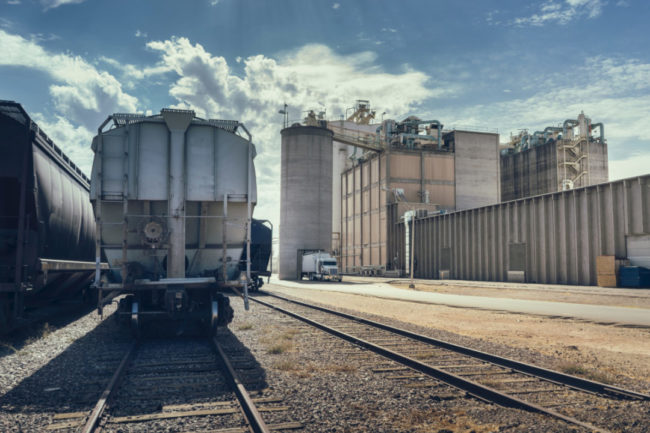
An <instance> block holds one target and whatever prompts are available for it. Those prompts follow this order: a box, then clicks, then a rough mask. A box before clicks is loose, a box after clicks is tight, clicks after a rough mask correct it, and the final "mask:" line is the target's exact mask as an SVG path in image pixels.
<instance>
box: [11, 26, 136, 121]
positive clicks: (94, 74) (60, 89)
mask: <svg viewBox="0 0 650 433" xmlns="http://www.w3.org/2000/svg"><path fill="white" fill-rule="evenodd" d="M0 46H1V47H2V55H0V66H13V67H25V68H30V69H35V70H39V71H42V72H43V73H45V74H47V75H49V77H50V78H51V79H52V81H53V84H52V85H51V86H50V95H51V96H52V99H53V102H54V105H55V107H56V109H57V111H58V112H59V114H61V115H64V116H66V117H67V118H68V119H70V120H71V121H73V122H76V123H80V124H82V125H83V126H85V127H87V128H89V129H91V130H92V129H93V128H94V127H96V125H97V124H98V121H99V120H100V118H102V117H103V116H105V115H106V113H109V112H113V111H135V110H136V106H137V99H136V98H135V97H133V96H131V95H129V94H127V93H125V92H124V91H123V89H122V85H121V84H120V83H119V82H118V80H117V79H116V78H115V77H114V76H112V75H111V74H109V73H108V72H105V71H100V70H98V69H96V68H95V67H94V66H93V65H91V64H89V63H88V62H87V61H85V60H84V59H83V58H81V57H79V56H73V55H70V54H60V53H52V52H49V51H47V50H45V49H44V48H43V47H41V46H40V45H39V44H38V43H37V42H35V41H33V40H27V39H25V38H23V37H22V36H19V35H15V34H10V33H7V32H6V31H4V30H0Z"/></svg>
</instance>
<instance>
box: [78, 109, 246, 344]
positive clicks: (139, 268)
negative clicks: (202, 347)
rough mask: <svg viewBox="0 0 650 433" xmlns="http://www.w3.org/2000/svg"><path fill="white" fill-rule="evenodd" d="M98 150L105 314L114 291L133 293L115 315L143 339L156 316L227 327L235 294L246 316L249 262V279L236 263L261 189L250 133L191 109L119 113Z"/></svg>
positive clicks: (99, 282)
mask: <svg viewBox="0 0 650 433" xmlns="http://www.w3.org/2000/svg"><path fill="white" fill-rule="evenodd" d="M109 124H110V125H111V127H110V128H107V125H109ZM240 133H244V134H245V136H241V135H239V134H240ZM92 149H93V151H94V153H95V156H94V161H93V170H92V176H91V188H90V198H91V201H92V203H93V207H94V210H95V217H96V221H97V245H96V256H97V262H98V263H100V262H102V261H104V260H106V261H108V264H109V268H110V270H109V271H108V273H107V274H105V275H104V276H100V270H99V267H98V268H97V272H96V276H95V285H96V286H97V288H98V289H99V293H100V297H99V299H100V301H99V309H100V311H101V308H102V305H104V302H105V299H108V296H110V295H109V294H110V293H111V292H112V293H113V294H114V293H115V292H119V293H127V294H129V296H127V297H125V298H124V299H123V300H122V301H121V303H120V310H119V311H118V313H119V314H120V315H121V317H125V318H127V320H130V321H131V325H132V327H133V328H134V330H135V331H136V332H138V331H139V329H140V322H141V319H142V318H149V317H158V318H163V319H165V320H177V321H180V322H182V321H186V320H190V319H199V320H201V321H204V322H206V323H207V324H209V326H210V328H211V329H212V330H214V329H216V327H217V326H221V325H227V324H228V323H229V322H230V321H231V320H232V314H233V313H232V308H231V307H230V305H229V298H227V297H225V296H223V294H222V292H223V291H225V290H228V289H229V288H240V289H242V290H243V292H244V301H245V302H246V307H247V308H248V305H247V298H246V296H247V287H248V282H249V280H250V262H248V263H246V266H245V268H246V273H245V274H244V273H242V272H240V263H239V261H240V257H242V252H243V250H244V248H250V230H249V228H250V224H251V218H252V212H253V207H254V205H255V203H256V201H257V192H256V191H257V188H256V179H255V167H254V164H253V159H254V158H255V146H254V145H253V143H252V141H251V136H250V134H249V133H248V131H247V130H246V128H245V127H244V126H243V125H242V124H241V123H239V122H237V121H224V120H205V119H201V118H198V117H196V116H195V114H194V112H193V111H189V110H176V109H163V110H162V111H161V113H160V114H159V115H153V116H144V115H138V114H114V115H112V116H109V117H108V119H106V121H104V123H102V125H101V126H100V127H99V129H98V132H97V136H96V137H95V138H94V139H93V143H92ZM246 257H250V253H249V254H246ZM242 267H243V266H242ZM104 296H106V297H104Z"/></svg>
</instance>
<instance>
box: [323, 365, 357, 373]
mask: <svg viewBox="0 0 650 433" xmlns="http://www.w3.org/2000/svg"><path fill="white" fill-rule="evenodd" d="M323 371H326V372H327V371H329V372H333V373H351V372H353V371H357V368H356V367H354V366H353V365H350V364H334V363H330V364H327V365H325V366H324V367H323Z"/></svg>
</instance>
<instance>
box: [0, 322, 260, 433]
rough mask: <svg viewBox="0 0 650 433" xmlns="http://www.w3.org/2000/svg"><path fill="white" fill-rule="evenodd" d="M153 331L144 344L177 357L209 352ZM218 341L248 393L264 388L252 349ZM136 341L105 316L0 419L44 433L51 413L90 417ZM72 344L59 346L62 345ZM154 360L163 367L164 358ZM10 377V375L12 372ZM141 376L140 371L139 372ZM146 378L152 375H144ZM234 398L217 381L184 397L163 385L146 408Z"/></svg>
mask: <svg viewBox="0 0 650 433" xmlns="http://www.w3.org/2000/svg"><path fill="white" fill-rule="evenodd" d="M152 329H155V331H153V332H151V330H150V331H147V330H146V329H145V332H144V333H143V339H142V341H143V342H146V341H147V339H148V341H155V342H156V343H155V344H157V345H163V346H164V345H166V344H169V345H170V346H173V347H175V349H174V350H175V352H173V353H174V356H177V355H178V356H179V357H182V356H183V353H182V350H183V349H182V348H183V347H184V346H183V344H184V343H183V341H185V340H186V341H187V342H188V344H189V346H188V347H190V346H191V344H195V345H196V342H197V341H202V343H201V344H203V345H204V346H205V347H207V345H208V343H207V341H208V340H207V338H206V337H205V336H204V335H202V334H199V335H187V333H186V334H184V335H182V336H173V337H169V336H167V334H166V331H161V329H164V327H159V328H156V327H155V326H154V327H153V328H152ZM217 338H218V340H219V341H220V342H221V344H222V345H223V347H224V350H225V351H226V352H227V354H228V356H229V357H231V358H232V359H231V361H232V363H233V365H234V367H235V368H236V369H237V370H238V373H240V375H241V379H242V382H243V383H244V384H245V385H246V388H247V389H248V390H249V391H251V390H258V389H259V390H261V389H264V388H266V387H267V383H266V373H265V371H264V370H263V369H262V367H261V366H260V364H259V363H258V362H257V360H256V359H255V357H254V356H253V354H252V353H251V352H250V351H249V350H248V348H246V347H245V346H244V345H243V344H242V343H241V341H239V340H238V339H237V337H236V336H235V335H234V334H233V333H232V332H230V331H229V330H228V329H226V328H224V329H221V330H220V331H219V333H218V336H217ZM132 342H133V338H132V337H131V334H130V332H129V330H128V329H127V328H125V327H123V326H120V325H119V324H118V322H117V320H115V318H114V317H113V316H111V317H107V318H106V320H104V321H103V322H101V323H100V324H99V325H98V326H97V327H96V328H95V329H93V330H92V331H91V332H89V333H87V334H86V335H84V336H83V337H82V338H79V339H77V340H76V341H74V342H72V343H71V344H70V345H69V347H67V348H66V350H65V351H64V352H62V353H61V354H60V355H58V356H57V357H56V358H54V359H52V360H51V361H50V362H48V363H47V364H46V365H45V366H43V367H42V368H40V369H39V370H38V371H36V372H35V373H34V374H32V375H31V376H29V377H27V378H26V379H24V380H23V381H22V382H20V383H19V384H18V385H17V386H16V387H14V388H13V389H12V390H10V391H9V392H7V393H6V394H5V395H3V396H1V397H0V419H4V420H5V421H8V422H10V423H11V422H12V421H13V423H14V424H13V425H15V426H16V429H17V430H18V431H21V430H24V431H43V430H44V429H45V427H46V425H47V424H48V423H49V422H50V419H51V417H50V416H48V415H49V414H53V413H63V412H77V411H79V412H81V411H88V412H90V411H91V410H92V408H93V407H94V405H95V403H96V401H97V399H98V398H99V397H100V395H101V394H102V392H103V390H104V388H105V387H106V385H107V384H108V383H109V381H110V379H111V377H112V375H113V373H114V371H115V369H116V368H117V366H118V365H119V363H120V361H121V360H122V358H123V356H124V355H125V354H126V353H127V350H128V349H129V347H130V346H131V345H132ZM192 342H193V343H192ZM69 343H70V342H64V341H62V342H61V344H69ZM179 351H180V352H179ZM188 351H189V349H188ZM24 356H26V359H28V358H27V357H28V356H32V355H30V354H28V353H27V354H25V355H24ZM155 361H157V362H160V363H164V362H165V359H157V360H155ZM131 362H133V361H131ZM148 362H152V361H148ZM140 370H142V369H140ZM177 371H178V374H181V375H186V374H187V373H188V372H187V371H184V370H181V369H179V370H177ZM7 373H9V374H11V372H7ZM141 373H142V371H139V372H138V374H141ZM144 373H145V374H147V373H148V372H147V371H144ZM3 374H4V372H3ZM129 374H130V373H129V371H128V370H127V374H126V376H125V378H124V379H123V380H124V382H123V384H124V385H125V387H126V384H127V383H128V380H129V379H128V378H129ZM196 374H197V378H198V381H199V382H201V381H204V382H205V383H206V384H207V385H209V384H210V383H209V380H210V379H203V378H202V377H201V376H200V375H201V374H202V373H196ZM119 392H121V390H120V391H119ZM134 392H135V393H137V392H138V391H129V394H130V395H133V394H134ZM143 392H145V391H143ZM146 392H149V390H147V391H146ZM226 393H227V394H228V396H227V397H226ZM172 394H173V395H172ZM231 396H232V393H231V390H230V389H228V387H227V386H216V382H215V386H214V387H210V386H203V387H201V386H197V387H196V392H195V391H194V390H190V391H188V392H185V393H183V394H180V395H179V394H177V393H168V392H167V389H166V388H165V386H163V385H162V383H161V385H159V386H158V395H157V396H156V397H152V398H149V397H147V398H146V400H147V402H146V403H147V404H146V408H149V409H151V410H160V408H161V407H162V406H164V405H166V404H179V403H195V402H198V401H201V402H206V401H220V400H224V399H231V398H232V397H231ZM136 398H137V396H136ZM144 407H145V405H143V406H142V407H140V408H137V405H136V406H134V407H133V409H134V411H135V412H137V410H136V409H142V408H144ZM2 424H4V423H2V422H0V430H2V428H1V427H2Z"/></svg>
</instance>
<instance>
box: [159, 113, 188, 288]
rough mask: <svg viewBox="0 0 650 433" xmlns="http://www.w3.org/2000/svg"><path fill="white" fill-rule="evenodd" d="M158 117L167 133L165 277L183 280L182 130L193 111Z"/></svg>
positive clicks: (183, 145)
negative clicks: (167, 224) (167, 130)
mask: <svg viewBox="0 0 650 433" xmlns="http://www.w3.org/2000/svg"><path fill="white" fill-rule="evenodd" d="M161 114H162V116H163V119H164V120H165V123H166V124H167V128H168V129H169V132H170V141H169V192H168V215H169V250H168V253H167V257H168V259H167V277H168V278H185V176H186V170H185V146H186V143H185V131H186V130H187V127H188V126H189V125H190V122H191V121H192V119H193V118H194V112H193V111H188V110H171V109H163V110H162V111H161Z"/></svg>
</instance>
